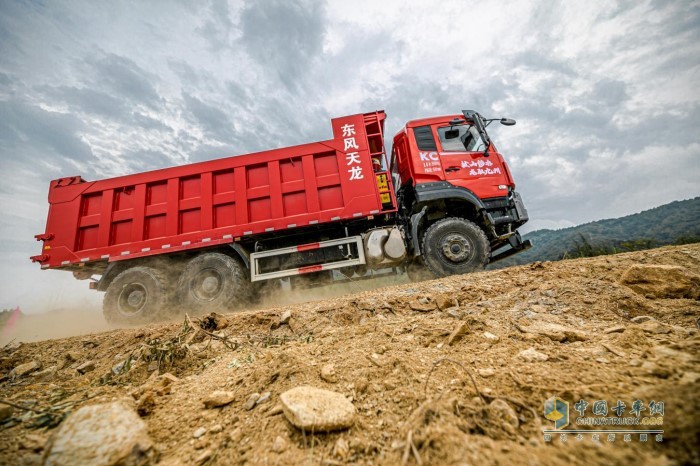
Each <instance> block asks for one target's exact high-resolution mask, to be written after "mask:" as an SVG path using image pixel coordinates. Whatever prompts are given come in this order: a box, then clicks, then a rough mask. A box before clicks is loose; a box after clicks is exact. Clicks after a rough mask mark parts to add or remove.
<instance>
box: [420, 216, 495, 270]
mask: <svg viewBox="0 0 700 466" xmlns="http://www.w3.org/2000/svg"><path fill="white" fill-rule="evenodd" d="M422 249H423V260H424V262H425V265H426V266H427V267H428V269H430V271H431V272H433V273H434V274H435V275H436V276H438V277H446V276H448V275H457V274H463V273H469V272H474V271H476V270H482V269H483V268H484V267H485V266H486V264H487V263H488V259H489V241H488V239H487V238H486V234H485V233H484V231H483V230H482V229H481V228H479V227H478V226H477V225H476V224H474V223H472V222H470V221H469V220H465V219H463V218H453V217H451V218H444V219H442V220H440V221H438V222H435V223H433V224H432V225H431V226H430V228H428V230H427V231H426V232H425V235H424V236H423V248H422Z"/></svg>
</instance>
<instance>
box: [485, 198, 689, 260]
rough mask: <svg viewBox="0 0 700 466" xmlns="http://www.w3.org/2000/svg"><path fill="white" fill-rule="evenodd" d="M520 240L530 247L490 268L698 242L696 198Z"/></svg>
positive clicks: (533, 234)
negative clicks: (531, 243) (529, 244)
mask: <svg viewBox="0 0 700 466" xmlns="http://www.w3.org/2000/svg"><path fill="white" fill-rule="evenodd" d="M524 238H526V239H529V240H531V241H532V242H533V243H534V246H533V247H532V248H531V249H529V250H528V251H525V252H523V253H521V254H518V255H516V256H513V257H511V258H509V259H505V260H503V261H500V262H497V263H495V264H493V265H492V266H490V267H491V268H502V267H507V266H510V265H519V264H526V263H529V262H534V261H552V260H560V259H565V258H574V257H589V256H597V255H603V254H613V253H616V252H628V251H636V250H641V249H649V248H653V247H657V246H662V245H666V244H684V243H693V242H700V197H696V198H694V199H688V200H685V201H674V202H671V203H670V204H666V205H662V206H660V207H656V208H653V209H649V210H645V211H643V212H640V213H638V214H633V215H628V216H626V217H621V218H613V219H607V220H599V221H596V222H590V223H585V224H583V225H578V226H575V227H570V228H564V229H561V230H537V231H533V232H531V233H528V234H526V235H525V236H524Z"/></svg>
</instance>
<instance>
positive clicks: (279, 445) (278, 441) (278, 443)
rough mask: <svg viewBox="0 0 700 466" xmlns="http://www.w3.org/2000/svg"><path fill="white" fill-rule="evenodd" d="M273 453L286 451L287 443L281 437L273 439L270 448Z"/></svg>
mask: <svg viewBox="0 0 700 466" xmlns="http://www.w3.org/2000/svg"><path fill="white" fill-rule="evenodd" d="M270 449H271V450H272V451H273V452H275V453H282V452H284V450H286V449H287V441H286V440H285V439H284V438H282V437H281V436H279V435H278V436H277V437H275V441H274V442H272V448H270Z"/></svg>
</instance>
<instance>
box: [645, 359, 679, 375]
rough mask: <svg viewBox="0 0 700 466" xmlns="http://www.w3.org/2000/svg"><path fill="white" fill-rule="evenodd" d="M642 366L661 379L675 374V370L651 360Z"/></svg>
mask: <svg viewBox="0 0 700 466" xmlns="http://www.w3.org/2000/svg"><path fill="white" fill-rule="evenodd" d="M641 368H642V369H643V370H644V371H646V372H647V373H648V374H650V375H653V376H654V377H658V378H660V379H668V378H669V377H670V376H671V375H672V374H673V371H672V370H671V369H669V368H667V367H664V366H660V365H658V364H655V363H653V362H651V361H647V362H645V363H643V364H642V367H641Z"/></svg>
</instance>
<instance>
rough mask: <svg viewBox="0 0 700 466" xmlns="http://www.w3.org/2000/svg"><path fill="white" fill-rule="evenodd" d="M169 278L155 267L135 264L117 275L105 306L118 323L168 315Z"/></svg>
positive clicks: (111, 320)
mask: <svg viewBox="0 0 700 466" xmlns="http://www.w3.org/2000/svg"><path fill="white" fill-rule="evenodd" d="M168 285H169V283H168V280H167V278H166V276H165V274H163V273H162V272H160V271H159V270H157V269H155V268H153V267H132V268H130V269H127V270H125V271H123V272H122V273H120V274H119V275H117V276H116V278H115V279H114V281H112V283H110V285H109V287H108V288H107V291H106V292H105V296H104V300H103V302H102V309H103V313H104V316H105V319H106V320H107V322H109V323H110V324H114V325H136V324H143V323H148V322H155V321H157V320H160V319H162V318H163V317H164V314H165V311H166V309H167V299H168V291H169V286H168Z"/></svg>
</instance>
